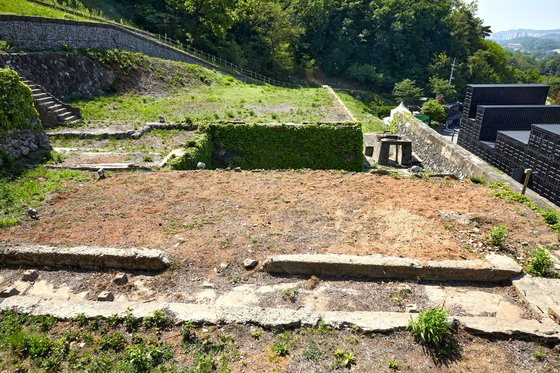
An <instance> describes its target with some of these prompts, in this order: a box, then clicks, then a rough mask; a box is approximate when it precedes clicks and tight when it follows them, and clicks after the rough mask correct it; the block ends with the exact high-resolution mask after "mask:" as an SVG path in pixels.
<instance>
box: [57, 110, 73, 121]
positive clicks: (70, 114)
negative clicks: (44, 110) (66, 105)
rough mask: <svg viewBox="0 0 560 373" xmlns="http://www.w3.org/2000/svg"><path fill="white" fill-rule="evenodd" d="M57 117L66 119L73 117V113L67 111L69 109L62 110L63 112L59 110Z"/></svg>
mask: <svg viewBox="0 0 560 373" xmlns="http://www.w3.org/2000/svg"><path fill="white" fill-rule="evenodd" d="M58 117H59V118H60V119H64V120H68V119H70V118H73V117H74V114H72V113H71V112H69V111H63V112H61V113H59V114H58Z"/></svg>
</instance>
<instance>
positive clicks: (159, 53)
mask: <svg viewBox="0 0 560 373" xmlns="http://www.w3.org/2000/svg"><path fill="white" fill-rule="evenodd" d="M0 40H5V41H7V42H9V43H11V44H14V45H16V46H18V47H21V48H26V49H31V50H47V49H61V47H62V46H63V45H64V47H68V48H73V49H85V48H91V49H121V50H126V51H129V52H139V53H143V54H146V55H148V56H152V57H159V58H164V59H168V60H176V61H182V62H187V63H193V64H198V65H201V66H204V67H206V68H209V69H212V70H217V71H220V72H221V73H224V74H229V75H232V74H231V73H229V72H226V71H223V70H221V69H220V68H218V67H216V66H215V65H212V64H210V63H207V62H206V61H203V60H201V59H199V58H197V57H195V56H192V55H189V54H187V53H185V52H182V51H180V50H179V49H175V48H172V47H169V46H167V45H165V44H162V43H159V42H158V41H157V40H154V39H152V38H150V37H148V36H145V35H142V34H139V33H135V32H133V31H131V30H128V29H126V28H124V27H119V26H117V25H113V24H107V23H99V22H86V21H71V20H64V19H53V18H42V17H27V16H16V15H6V14H1V15H0ZM237 78H240V77H237Z"/></svg>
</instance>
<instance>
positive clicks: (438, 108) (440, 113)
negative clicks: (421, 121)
mask: <svg viewBox="0 0 560 373" xmlns="http://www.w3.org/2000/svg"><path fill="white" fill-rule="evenodd" d="M422 114H426V115H429V116H430V121H435V122H438V123H442V122H444V121H445V118H447V113H446V110H445V106H443V105H442V104H440V103H439V102H437V101H436V100H429V101H427V102H426V103H424V105H423V106H422Z"/></svg>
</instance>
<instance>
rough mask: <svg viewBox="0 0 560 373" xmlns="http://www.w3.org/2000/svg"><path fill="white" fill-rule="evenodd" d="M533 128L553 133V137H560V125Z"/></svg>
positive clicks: (544, 125) (538, 125) (536, 125)
mask: <svg viewBox="0 0 560 373" xmlns="http://www.w3.org/2000/svg"><path fill="white" fill-rule="evenodd" d="M533 126H535V127H537V128H539V129H542V130H543V131H547V132H550V133H552V134H553V135H557V136H560V124H533Z"/></svg>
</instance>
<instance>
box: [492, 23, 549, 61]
mask: <svg viewBox="0 0 560 373" xmlns="http://www.w3.org/2000/svg"><path fill="white" fill-rule="evenodd" d="M489 39H490V40H492V41H495V42H496V43H498V44H500V45H501V46H502V47H504V48H506V49H511V50H515V51H521V52H524V53H536V55H538V56H545V55H549V54H551V53H560V29H558V30H527V29H518V30H509V31H500V32H495V33H493V34H492V35H491V36H490V37H489Z"/></svg>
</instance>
